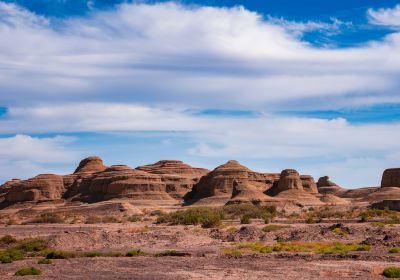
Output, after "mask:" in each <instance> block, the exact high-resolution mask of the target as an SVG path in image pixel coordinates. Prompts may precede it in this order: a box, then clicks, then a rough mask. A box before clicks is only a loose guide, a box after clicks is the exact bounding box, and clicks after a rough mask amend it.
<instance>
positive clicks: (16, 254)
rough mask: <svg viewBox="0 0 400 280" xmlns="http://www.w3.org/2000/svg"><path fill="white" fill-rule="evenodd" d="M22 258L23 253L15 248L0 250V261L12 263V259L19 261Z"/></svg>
mask: <svg viewBox="0 0 400 280" xmlns="http://www.w3.org/2000/svg"><path fill="white" fill-rule="evenodd" d="M23 259H24V253H23V252H21V251H20V250H16V249H7V250H3V251H0V262H1V263H12V262H13V261H19V260H23Z"/></svg>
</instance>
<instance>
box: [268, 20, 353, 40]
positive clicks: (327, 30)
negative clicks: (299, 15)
mask: <svg viewBox="0 0 400 280" xmlns="http://www.w3.org/2000/svg"><path fill="white" fill-rule="evenodd" d="M330 20H331V22H321V21H305V22H297V21H290V20H286V19H284V18H274V17H268V22H270V23H272V24H276V25H280V26H282V27H283V28H284V29H285V30H287V31H289V32H292V33H293V34H294V35H296V36H299V37H301V36H302V35H303V34H304V33H307V32H321V33H324V34H325V35H327V36H333V35H337V34H339V33H341V32H342V29H343V28H349V27H351V26H352V23H351V22H343V21H341V20H339V19H337V18H335V17H332V18H331V19H330Z"/></svg>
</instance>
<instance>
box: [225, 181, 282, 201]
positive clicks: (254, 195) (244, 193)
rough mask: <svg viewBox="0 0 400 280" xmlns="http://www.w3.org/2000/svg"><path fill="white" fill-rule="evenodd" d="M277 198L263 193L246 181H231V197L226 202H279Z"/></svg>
mask: <svg viewBox="0 0 400 280" xmlns="http://www.w3.org/2000/svg"><path fill="white" fill-rule="evenodd" d="M279 201H280V200H279V199H276V198H273V197H270V196H268V195H266V194H264V193H263V192H262V191H261V190H260V189H259V188H257V187H256V186H254V185H252V184H251V183H248V182H247V183H246V182H240V183H238V182H236V181H233V190H232V197H231V199H230V200H229V201H228V202H227V204H239V203H252V204H263V203H270V202H279Z"/></svg>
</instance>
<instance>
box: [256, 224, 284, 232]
mask: <svg viewBox="0 0 400 280" xmlns="http://www.w3.org/2000/svg"><path fill="white" fill-rule="evenodd" d="M285 228H290V226H289V225H267V226H265V227H263V229H262V231H264V232H272V231H278V230H281V229H285Z"/></svg>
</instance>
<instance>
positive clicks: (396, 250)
mask: <svg viewBox="0 0 400 280" xmlns="http://www.w3.org/2000/svg"><path fill="white" fill-rule="evenodd" d="M389 253H391V254H397V253H400V247H394V248H390V249H389Z"/></svg>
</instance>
